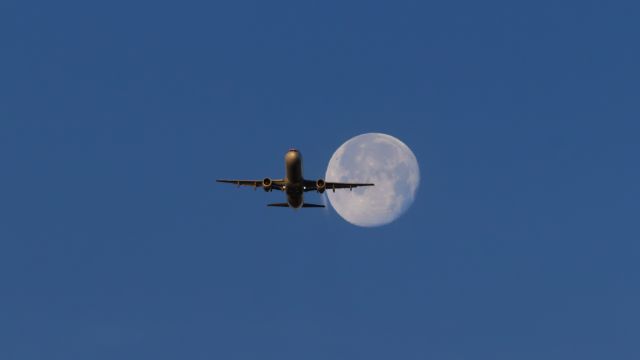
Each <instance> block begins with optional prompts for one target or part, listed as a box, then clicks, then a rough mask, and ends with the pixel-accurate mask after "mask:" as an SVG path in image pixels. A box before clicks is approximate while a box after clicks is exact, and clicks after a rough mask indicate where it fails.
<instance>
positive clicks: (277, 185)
mask: <svg viewBox="0 0 640 360" xmlns="http://www.w3.org/2000/svg"><path fill="white" fill-rule="evenodd" d="M216 182H219V183H225V184H234V185H237V186H239V187H240V186H251V187H253V188H254V189H255V188H258V187H263V185H262V182H263V180H227V179H219V180H216ZM285 183H286V181H285V180H284V179H275V180H271V188H272V189H276V190H282V189H283V187H284V184H285Z"/></svg>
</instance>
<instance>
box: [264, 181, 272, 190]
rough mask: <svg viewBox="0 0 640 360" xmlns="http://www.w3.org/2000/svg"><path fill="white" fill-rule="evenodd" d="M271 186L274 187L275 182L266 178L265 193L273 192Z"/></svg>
mask: <svg viewBox="0 0 640 360" xmlns="http://www.w3.org/2000/svg"><path fill="white" fill-rule="evenodd" d="M271 186H273V181H272V180H271V179H269V178H264V179H263V180H262V188H263V189H264V191H271Z"/></svg>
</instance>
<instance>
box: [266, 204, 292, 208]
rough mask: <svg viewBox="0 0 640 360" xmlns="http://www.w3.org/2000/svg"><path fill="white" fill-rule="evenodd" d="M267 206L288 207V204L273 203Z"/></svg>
mask: <svg viewBox="0 0 640 360" xmlns="http://www.w3.org/2000/svg"><path fill="white" fill-rule="evenodd" d="M267 206H274V207H289V204H288V203H275V204H268V205H267Z"/></svg>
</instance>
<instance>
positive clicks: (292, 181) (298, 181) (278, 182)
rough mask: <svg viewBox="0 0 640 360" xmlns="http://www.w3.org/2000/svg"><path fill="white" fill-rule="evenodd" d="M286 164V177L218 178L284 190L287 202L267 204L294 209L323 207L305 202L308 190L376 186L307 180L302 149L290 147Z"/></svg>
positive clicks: (322, 190)
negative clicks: (303, 169)
mask: <svg viewBox="0 0 640 360" xmlns="http://www.w3.org/2000/svg"><path fill="white" fill-rule="evenodd" d="M284 164H285V178H284V179H270V178H264V179H263V180H226V179H224V180H216V181H217V182H220V183H227V184H235V185H237V186H238V187H240V186H253V189H254V190H255V189H257V188H258V187H262V189H263V190H264V191H266V192H271V191H273V190H274V189H275V190H280V191H284V192H285V193H286V194H287V202H285V203H275V204H268V205H267V206H273V207H289V208H293V209H300V208H323V207H325V206H324V205H317V204H309V203H305V202H304V193H305V192H307V191H317V192H318V193H320V194H322V193H324V192H325V190H327V189H331V190H332V191H333V192H336V189H349V190H352V189H353V188H355V187H360V186H374V184H369V183H341V182H327V181H324V179H318V180H316V181H312V180H305V179H304V177H303V176H302V155H301V154H300V151H298V150H296V149H289V151H287V153H286V154H285V156H284Z"/></svg>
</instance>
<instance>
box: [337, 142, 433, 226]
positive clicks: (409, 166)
mask: <svg viewBox="0 0 640 360" xmlns="http://www.w3.org/2000/svg"><path fill="white" fill-rule="evenodd" d="M325 178H326V180H327V181H333V182H366V183H369V182H371V183H374V184H375V186H372V187H362V188H355V189H353V191H349V190H337V191H335V192H333V191H331V190H327V194H328V196H329V201H330V202H331V206H332V207H333V208H334V209H335V210H336V212H337V213H338V214H339V215H340V216H341V217H342V218H343V219H345V220H346V221H348V222H350V223H352V224H354V225H358V226H364V227H373V226H381V225H385V224H389V223H391V222H392V221H394V220H396V219H397V218H398V217H400V216H401V215H402V214H403V213H404V212H406V211H407V209H409V207H410V206H411V204H412V203H413V201H414V199H415V196H416V192H417V190H418V186H419V184H420V168H419V167H418V160H417V159H416V156H415V155H414V154H413V152H412V151H411V149H409V147H408V146H407V145H405V143H403V142H402V141H400V140H398V139H397V138H395V137H393V136H390V135H387V134H381V133H368V134H362V135H358V136H356V137H354V138H351V139H349V140H348V141H347V142H345V143H344V144H342V145H341V146H340V147H339V148H338V150H336V151H335V153H334V154H333V156H331V160H329V165H328V167H327V172H326V175H325Z"/></svg>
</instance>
